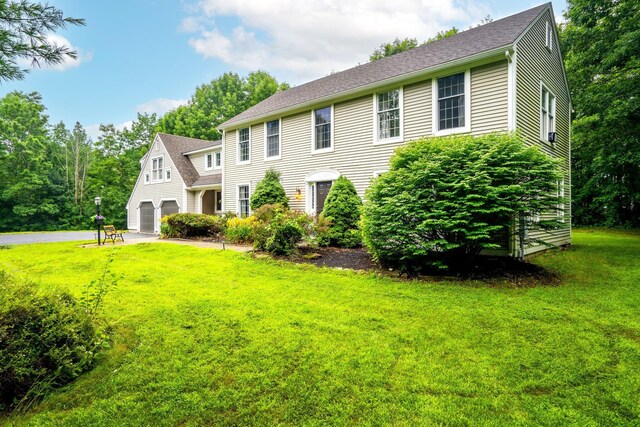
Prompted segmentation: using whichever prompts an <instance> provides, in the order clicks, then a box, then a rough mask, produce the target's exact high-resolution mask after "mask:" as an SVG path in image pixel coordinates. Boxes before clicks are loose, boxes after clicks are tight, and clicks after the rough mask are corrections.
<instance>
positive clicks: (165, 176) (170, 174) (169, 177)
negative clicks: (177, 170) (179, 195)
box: [164, 168, 177, 202]
mask: <svg viewBox="0 0 640 427" xmlns="http://www.w3.org/2000/svg"><path fill="white" fill-rule="evenodd" d="M167 174H168V176H167ZM172 174H173V172H172V171H171V168H164V182H171V178H172ZM176 202H177V200H176Z"/></svg>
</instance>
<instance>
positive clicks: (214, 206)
mask: <svg viewBox="0 0 640 427" xmlns="http://www.w3.org/2000/svg"><path fill="white" fill-rule="evenodd" d="M218 193H220V209H218ZM223 201H224V197H223V196H222V189H220V190H213V202H214V203H213V211H214V212H216V213H221V212H224V211H223V210H222V208H224V206H223V203H222V202H223Z"/></svg>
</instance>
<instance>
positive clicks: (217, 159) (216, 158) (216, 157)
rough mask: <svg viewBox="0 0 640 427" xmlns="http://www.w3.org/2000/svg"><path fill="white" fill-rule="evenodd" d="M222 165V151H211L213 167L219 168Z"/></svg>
mask: <svg viewBox="0 0 640 427" xmlns="http://www.w3.org/2000/svg"><path fill="white" fill-rule="evenodd" d="M221 167H222V152H221V151H216V152H215V153H213V168H214V169H220V168H221Z"/></svg>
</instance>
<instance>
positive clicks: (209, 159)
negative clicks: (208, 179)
mask: <svg viewBox="0 0 640 427" xmlns="http://www.w3.org/2000/svg"><path fill="white" fill-rule="evenodd" d="M211 169H213V153H207V154H205V156H204V170H211Z"/></svg>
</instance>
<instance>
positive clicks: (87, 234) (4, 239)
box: [0, 231, 158, 245]
mask: <svg viewBox="0 0 640 427" xmlns="http://www.w3.org/2000/svg"><path fill="white" fill-rule="evenodd" d="M96 234H97V232H96V231H56V232H50V233H47V232H42V233H38V232H35V233H9V234H0V245H22V244H28V243H51V242H73V241H76V240H79V241H87V242H89V241H93V242H97V237H96ZM102 237H104V236H102ZM157 238H158V236H157V235H155V234H142V233H126V234H125V235H124V239H125V241H126V240H128V239H157Z"/></svg>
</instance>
